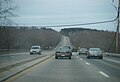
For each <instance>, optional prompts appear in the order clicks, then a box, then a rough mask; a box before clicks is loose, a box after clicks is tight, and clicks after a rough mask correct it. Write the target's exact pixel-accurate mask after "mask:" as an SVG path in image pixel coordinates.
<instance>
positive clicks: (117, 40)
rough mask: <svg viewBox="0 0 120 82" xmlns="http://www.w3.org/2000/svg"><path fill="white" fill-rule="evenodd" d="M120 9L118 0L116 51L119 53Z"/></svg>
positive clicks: (119, 0)
mask: <svg viewBox="0 0 120 82" xmlns="http://www.w3.org/2000/svg"><path fill="white" fill-rule="evenodd" d="M119 10H120V0H118V10H117V29H116V53H118V49H119Z"/></svg>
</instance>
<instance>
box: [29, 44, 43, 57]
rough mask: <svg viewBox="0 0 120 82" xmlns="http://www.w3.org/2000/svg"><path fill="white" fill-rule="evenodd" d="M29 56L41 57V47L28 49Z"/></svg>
mask: <svg viewBox="0 0 120 82" xmlns="http://www.w3.org/2000/svg"><path fill="white" fill-rule="evenodd" d="M30 54H39V55H41V47H40V46H32V47H31V49H30Z"/></svg>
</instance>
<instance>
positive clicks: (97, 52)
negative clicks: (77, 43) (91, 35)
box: [87, 48, 103, 59]
mask: <svg viewBox="0 0 120 82" xmlns="http://www.w3.org/2000/svg"><path fill="white" fill-rule="evenodd" d="M90 57H98V58H99V59H103V51H102V50H101V49H100V48H90V49H89V51H88V55H87V58H90Z"/></svg>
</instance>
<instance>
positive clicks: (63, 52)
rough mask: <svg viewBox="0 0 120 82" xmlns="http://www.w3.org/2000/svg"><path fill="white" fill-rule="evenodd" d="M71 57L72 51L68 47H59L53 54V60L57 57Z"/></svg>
mask: <svg viewBox="0 0 120 82" xmlns="http://www.w3.org/2000/svg"><path fill="white" fill-rule="evenodd" d="M71 56H72V51H71V49H70V48H69V47H66V46H63V47H60V48H59V49H58V50H57V51H56V52H55V59H57V58H58V57H68V58H69V59H71Z"/></svg>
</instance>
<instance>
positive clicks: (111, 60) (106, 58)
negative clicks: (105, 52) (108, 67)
mask: <svg viewBox="0 0 120 82" xmlns="http://www.w3.org/2000/svg"><path fill="white" fill-rule="evenodd" d="M104 59H105V60H108V61H112V62H116V63H120V62H119V61H116V60H113V59H108V58H104Z"/></svg>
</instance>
